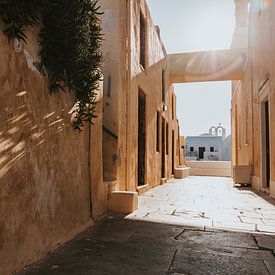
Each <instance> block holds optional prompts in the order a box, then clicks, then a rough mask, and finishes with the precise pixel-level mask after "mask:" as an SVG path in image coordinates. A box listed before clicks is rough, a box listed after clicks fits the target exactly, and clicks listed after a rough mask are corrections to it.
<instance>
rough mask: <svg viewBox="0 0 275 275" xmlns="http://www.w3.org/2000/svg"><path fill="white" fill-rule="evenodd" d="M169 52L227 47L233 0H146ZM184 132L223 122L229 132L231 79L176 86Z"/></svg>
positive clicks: (201, 130) (193, 132)
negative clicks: (229, 80) (228, 80)
mask: <svg viewBox="0 0 275 275" xmlns="http://www.w3.org/2000/svg"><path fill="white" fill-rule="evenodd" d="M147 3H148V6H149V8H150V10H151V15H152V17H153V20H154V23H155V25H159V26H160V29H161V37H162V41H163V42H164V45H165V47H166V49H167V51H168V53H179V52H195V51H206V50H219V49H228V48H230V45H231V40H232V35H233V31H234V27H235V17H234V12H235V6H234V0H147ZM175 90H176V94H177V112H178V118H179V120H180V124H181V132H182V134H184V135H185V136H187V135H189V136H190V135H200V134H202V133H205V132H208V129H209V128H210V127H211V126H215V125H218V124H219V123H222V125H223V126H224V127H226V129H227V133H228V134H229V133H230V124H231V123H230V106H231V103H230V102H231V83H230V82H208V83H188V84H179V85H176V86H175Z"/></svg>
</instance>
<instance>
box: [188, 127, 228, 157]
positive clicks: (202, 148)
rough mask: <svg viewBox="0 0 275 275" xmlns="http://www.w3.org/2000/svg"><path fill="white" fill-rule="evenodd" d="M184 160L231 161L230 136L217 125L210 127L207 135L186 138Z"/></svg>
mask: <svg viewBox="0 0 275 275" xmlns="http://www.w3.org/2000/svg"><path fill="white" fill-rule="evenodd" d="M185 156H186V160H187V161H188V160H189V161H190V160H201V161H231V135H229V136H227V137H226V129H225V128H223V127H222V126H221V124H219V126H218V127H211V128H210V129H209V133H206V134H202V135H200V136H188V137H186V139H185Z"/></svg>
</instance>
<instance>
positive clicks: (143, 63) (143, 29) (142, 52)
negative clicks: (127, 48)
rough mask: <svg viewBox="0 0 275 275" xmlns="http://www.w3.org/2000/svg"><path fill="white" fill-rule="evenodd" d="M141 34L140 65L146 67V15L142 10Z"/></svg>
mask: <svg viewBox="0 0 275 275" xmlns="http://www.w3.org/2000/svg"><path fill="white" fill-rule="evenodd" d="M139 34H140V38H139V39H140V55H139V62H140V65H141V66H142V67H143V68H144V69H145V66H146V22H145V17H144V15H143V14H142V12H140V25H139Z"/></svg>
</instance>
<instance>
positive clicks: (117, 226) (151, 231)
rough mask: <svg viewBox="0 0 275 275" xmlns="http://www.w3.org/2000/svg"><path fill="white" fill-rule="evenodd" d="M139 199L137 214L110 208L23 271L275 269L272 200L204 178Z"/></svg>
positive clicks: (226, 182) (242, 271)
mask: <svg viewBox="0 0 275 275" xmlns="http://www.w3.org/2000/svg"><path fill="white" fill-rule="evenodd" d="M139 199H140V207H139V210H137V211H136V212H135V213H133V214H131V215H128V216H126V217H124V216H122V215H118V214H109V215H108V216H106V217H105V218H104V219H102V220H101V221H100V222H99V223H98V224H97V225H96V226H95V227H94V228H91V229H90V230H88V231H86V232H84V233H83V234H81V235H80V236H78V237H77V238H76V239H74V240H73V241H71V242H69V243H67V244H66V245H65V246H63V247H61V248H59V249H57V250H56V251H55V252H54V253H51V254H49V255H48V257H47V258H46V259H44V260H43V261H42V262H40V263H37V264H34V265H33V266H31V267H30V268H27V269H25V270H24V271H22V272H21V273H19V274H22V275H23V274H39V275H40V274H42V275H48V274H57V275H58V274H60V275H64V274H127V275H128V274H129V275H132V274H167V275H170V274H175V275H176V274H195V275H197V274H217V275H218V274H234V275H236V274H248V275H251V274H255V275H260V274H275V257H274V256H275V234H272V232H274V227H272V224H271V221H272V220H273V221H274V220H275V218H274V215H275V209H274V204H273V203H274V201H272V200H269V199H268V200H266V199H264V198H262V197H260V196H258V195H257V194H255V193H254V192H252V191H251V190H249V189H234V188H233V184H232V181H231V180H229V179H224V178H199V177H191V178H189V179H186V180H181V181H178V180H173V181H171V182H169V183H168V184H166V185H163V186H160V187H157V188H155V189H154V190H151V191H149V192H147V193H146V194H144V195H142V196H140V198H139ZM242 218H243V219H242ZM246 218H247V219H246ZM251 219H252V222H249V221H251ZM254 219H255V220H256V221H255V220H254ZM205 221H209V223H208V222H205ZM260 222H261V223H262V224H261V223H260ZM267 222H269V224H267ZM243 224H244V225H245V226H243ZM250 225H252V227H251V226H250ZM256 225H257V226H256ZM258 225H262V226H265V227H262V229H265V230H267V229H268V230H270V229H271V230H270V231H268V232H264V231H262V232H259V231H258V230H259V228H258ZM253 226H254V227H253ZM267 226H269V227H267ZM218 227H223V230H222V229H218ZM229 230H230V231H229ZM255 230H257V231H255ZM249 231H250V232H249Z"/></svg>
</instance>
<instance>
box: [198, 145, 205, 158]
mask: <svg viewBox="0 0 275 275" xmlns="http://www.w3.org/2000/svg"><path fill="white" fill-rule="evenodd" d="M204 152H205V147H199V159H204Z"/></svg>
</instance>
